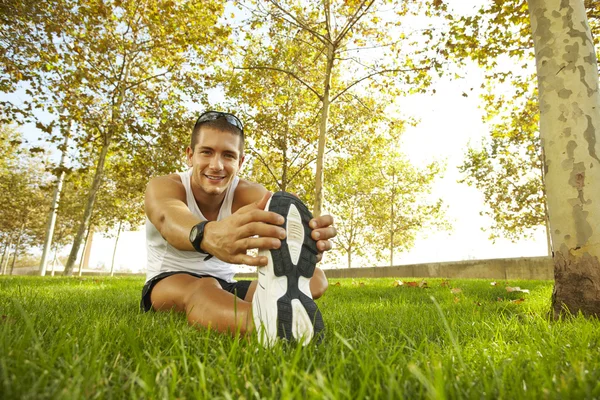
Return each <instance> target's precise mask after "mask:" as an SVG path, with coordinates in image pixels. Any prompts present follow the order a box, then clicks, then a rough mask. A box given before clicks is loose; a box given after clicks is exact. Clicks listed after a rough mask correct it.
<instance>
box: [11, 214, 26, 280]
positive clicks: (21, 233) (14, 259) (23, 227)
mask: <svg viewBox="0 0 600 400" xmlns="http://www.w3.org/2000/svg"><path fill="white" fill-rule="evenodd" d="M24 230H25V222H23V224H22V225H21V229H20V230H19V236H18V237H17V243H15V251H14V253H13V260H12V264H11V265H10V272H9V273H8V274H9V275H12V274H13V270H14V269H15V264H16V263H17V256H18V255H19V246H20V245H21V239H22V238H23V231H24Z"/></svg>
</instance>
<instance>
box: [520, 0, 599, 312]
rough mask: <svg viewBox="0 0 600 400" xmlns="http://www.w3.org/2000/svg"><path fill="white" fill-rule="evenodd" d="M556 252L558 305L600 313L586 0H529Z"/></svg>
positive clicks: (594, 82)
mask: <svg viewBox="0 0 600 400" xmlns="http://www.w3.org/2000/svg"><path fill="white" fill-rule="evenodd" d="M529 12H530V17H531V27H532V31H533V42H534V47H535V54H536V66H537V75H538V88H539V99H540V100H539V101H540V134H541V138H542V141H541V142H542V148H543V149H544V155H545V165H546V170H545V184H546V197H547V200H548V215H549V220H550V226H551V237H552V246H553V250H554V279H555V285H554V292H553V294H552V311H553V314H554V316H555V317H558V316H560V315H561V314H563V313H572V314H577V313H579V312H581V313H582V314H583V315H586V316H600V260H599V258H600V197H599V196H600V158H599V155H600V140H597V137H596V136H597V132H598V129H599V128H600V94H599V93H598V63H597V60H596V52H595V49H594V44H593V41H592V36H591V33H590V28H589V24H588V22H587V17H586V14H585V7H584V3H583V1H581V0H579V1H564V0H529Z"/></svg>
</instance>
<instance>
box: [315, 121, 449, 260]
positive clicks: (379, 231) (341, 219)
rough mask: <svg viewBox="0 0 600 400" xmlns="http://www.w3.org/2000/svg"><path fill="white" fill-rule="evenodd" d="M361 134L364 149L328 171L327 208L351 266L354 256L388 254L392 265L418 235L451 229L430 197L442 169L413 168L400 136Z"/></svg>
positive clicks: (433, 166) (438, 203) (340, 159)
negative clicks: (400, 144)
mask: <svg viewBox="0 0 600 400" xmlns="http://www.w3.org/2000/svg"><path fill="white" fill-rule="evenodd" d="M380 127H381V126H380ZM401 130H402V128H401V127H400V128H399V127H396V129H389V131H392V132H393V131H396V132H399V131H401ZM360 136H361V138H362V141H361V142H362V146H360V147H357V148H355V149H354V150H353V152H352V153H349V154H347V156H341V157H337V158H336V159H335V164H334V165H333V166H332V167H331V168H328V170H327V174H328V176H327V182H328V184H329V186H328V193H329V196H328V202H327V207H328V210H330V211H331V212H332V214H333V215H335V216H336V217H337V219H336V228H337V231H338V235H337V237H336V238H335V239H334V240H335V243H336V248H337V249H338V251H339V252H344V253H345V254H346V258H347V266H348V267H351V266H352V257H353V256H354V255H357V256H369V257H376V258H377V259H378V260H381V259H382V258H383V257H384V256H387V259H388V260H389V263H390V264H393V255H394V252H396V251H397V252H401V251H404V250H408V249H410V248H411V247H412V246H413V245H414V242H415V238H416V236H417V234H418V232H419V231H421V230H423V229H424V228H428V227H430V228H445V227H447V223H446V222H445V220H444V217H443V214H444V210H443V207H442V200H441V199H438V200H435V201H432V200H431V198H430V196H429V194H430V192H431V186H432V183H433V181H434V179H435V178H436V177H437V176H439V174H440V173H441V168H440V166H439V164H438V163H435V162H434V163H431V164H430V165H427V166H426V167H425V168H422V169H419V168H415V167H414V166H412V165H411V164H410V163H409V162H408V160H407V159H406V157H405V156H404V155H403V154H402V153H401V152H399V150H398V148H397V146H396V143H397V140H398V138H397V136H396V137H395V136H394V135H386V136H373V135H371V132H369V131H366V132H363V133H362V135H360Z"/></svg>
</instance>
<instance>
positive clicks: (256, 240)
mask: <svg viewBox="0 0 600 400" xmlns="http://www.w3.org/2000/svg"><path fill="white" fill-rule="evenodd" d="M237 244H238V246H237V248H238V251H240V252H245V251H246V250H251V249H259V250H272V249H278V248H280V247H281V240H279V239H274V238H266V237H253V238H246V239H242V240H239V241H238V243H237Z"/></svg>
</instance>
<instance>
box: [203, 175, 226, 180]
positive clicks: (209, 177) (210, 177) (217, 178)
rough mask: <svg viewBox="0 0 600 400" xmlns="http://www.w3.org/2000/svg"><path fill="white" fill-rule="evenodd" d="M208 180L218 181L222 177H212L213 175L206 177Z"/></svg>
mask: <svg viewBox="0 0 600 400" xmlns="http://www.w3.org/2000/svg"><path fill="white" fill-rule="evenodd" d="M206 177H207V178H208V179H212V180H214V181H218V180H219V179H223V177H222V176H214V175H206Z"/></svg>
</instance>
